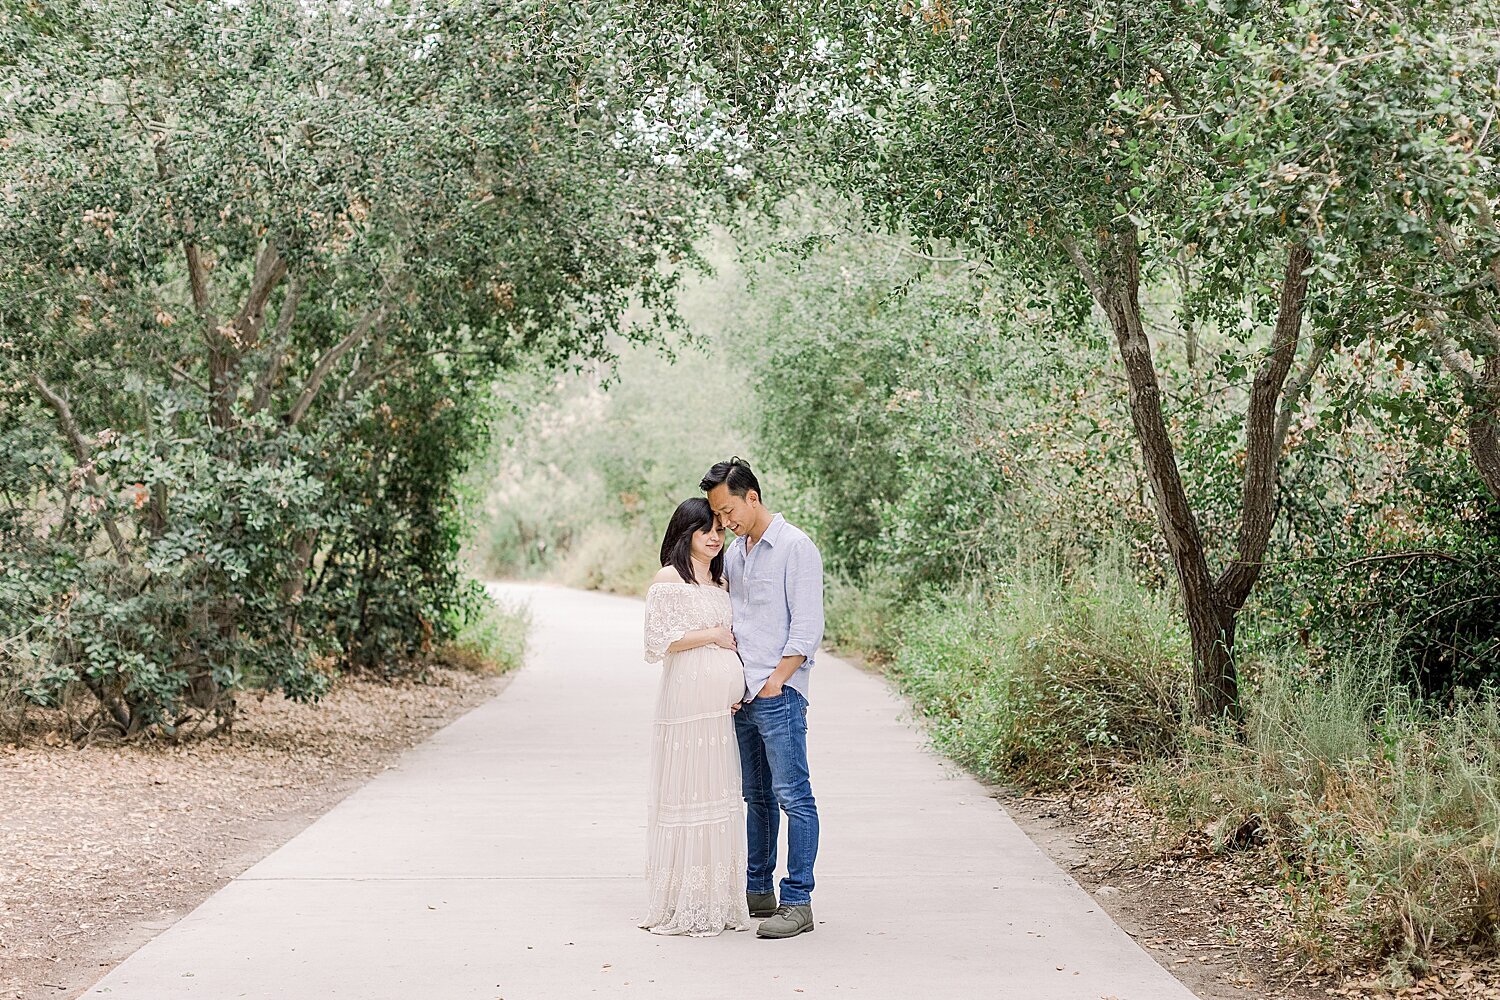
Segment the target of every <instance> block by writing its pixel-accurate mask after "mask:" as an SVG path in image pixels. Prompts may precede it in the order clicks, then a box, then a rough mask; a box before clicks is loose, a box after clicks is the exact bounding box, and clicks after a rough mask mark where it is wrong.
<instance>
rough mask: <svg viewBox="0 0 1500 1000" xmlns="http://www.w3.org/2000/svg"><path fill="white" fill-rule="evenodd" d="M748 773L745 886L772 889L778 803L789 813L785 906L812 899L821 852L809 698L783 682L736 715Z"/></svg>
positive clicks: (783, 886) (743, 772)
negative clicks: (810, 765)
mask: <svg viewBox="0 0 1500 1000" xmlns="http://www.w3.org/2000/svg"><path fill="white" fill-rule="evenodd" d="M734 732H735V736H737V737H738V738H739V743H740V773H741V776H742V777H743V779H744V788H745V806H746V817H745V822H746V834H747V845H746V846H747V847H748V848H749V861H748V865H747V868H746V872H745V891H746V892H770V891H771V880H772V878H774V877H775V874H776V831H777V828H778V827H779V826H780V825H781V817H780V815H779V814H778V813H777V807H778V806H779V807H780V809H781V810H782V811H783V812H785V813H786V823H787V834H786V839H787V844H786V869H787V871H786V878H784V879H782V880H781V893H780V902H781V904H782V905H783V906H802V905H804V904H807V903H810V902H812V891H813V862H814V861H815V860H816V859H817V856H818V804H817V803H816V802H814V801H813V793H812V780H811V778H810V777H809V775H808V773H807V699H806V698H804V697H802V694H801V693H800V692H799V691H797V690H796V689H794V688H790V687H783V688H782V689H781V695H780V696H779V697H776V698H755V699H753V700H752V701H750V702H749V703H748V704H746V705H745V707H744V708H742V709H740V711H739V713H738V714H736V715H735V717H734Z"/></svg>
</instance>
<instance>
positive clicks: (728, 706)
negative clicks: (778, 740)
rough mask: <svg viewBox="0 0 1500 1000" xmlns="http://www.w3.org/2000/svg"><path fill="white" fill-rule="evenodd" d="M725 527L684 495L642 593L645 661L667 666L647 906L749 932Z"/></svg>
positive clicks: (700, 925) (700, 933)
mask: <svg viewBox="0 0 1500 1000" xmlns="http://www.w3.org/2000/svg"><path fill="white" fill-rule="evenodd" d="M723 551H724V529H723V528H722V527H720V526H719V524H718V523H717V522H716V521H715V519H714V514H713V511H712V510H711V509H710V508H709V506H708V501H707V500H704V499H702V498H699V497H693V498H692V499H689V500H684V501H683V502H682V503H681V504H680V505H678V507H677V510H676V512H675V513H674V514H673V515H672V520H671V523H669V524H668V525H667V533H666V536H665V537H664V538H663V539H662V542H661V564H662V570H661V572H660V573H658V574H657V575H656V579H655V580H654V581H653V582H652V584H651V587H650V589H648V590H647V591H646V659H648V660H650V661H652V662H657V661H660V662H661V664H662V672H661V689H660V693H659V694H658V695H657V699H656V720H655V723H654V725H653V728H652V738H651V754H650V793H649V795H650V797H649V799H648V802H647V808H646V837H647V844H646V892H647V909H646V916H645V918H644V919H643V920H642V921H641V926H642V927H644V928H646V929H647V930H649V931H651V932H652V933H653V934H689V935H692V936H694V937H712V936H714V935H716V934H718V933H719V932H720V931H723V930H725V929H726V928H727V929H730V930H737V931H740V930H749V929H750V911H749V909H748V907H747V905H746V901H745V814H744V806H743V800H742V798H741V794H740V752H739V744H738V742H737V741H736V740H735V736H734V721H733V718H732V716H733V713H734V712H735V711H736V710H737V709H738V708H739V702H740V699H741V697H742V696H743V695H744V693H745V675H744V672H743V669H742V667H741V666H740V658H739V656H737V655H736V654H735V652H734V635H733V633H732V632H731V631H730V624H731V614H732V612H731V611H730V606H729V593H728V591H727V590H726V589H725V584H724V556H723Z"/></svg>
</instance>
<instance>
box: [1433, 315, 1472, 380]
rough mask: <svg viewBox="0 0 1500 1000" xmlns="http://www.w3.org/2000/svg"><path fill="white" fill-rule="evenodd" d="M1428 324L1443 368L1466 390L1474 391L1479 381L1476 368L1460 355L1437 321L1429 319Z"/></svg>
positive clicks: (1434, 348)
mask: <svg viewBox="0 0 1500 1000" xmlns="http://www.w3.org/2000/svg"><path fill="white" fill-rule="evenodd" d="M1427 322H1428V323H1430V324H1431V333H1432V348H1433V350H1434V351H1436V352H1437V356H1438V358H1439V359H1441V360H1442V362H1443V367H1445V368H1447V369H1448V370H1449V371H1450V372H1452V373H1453V377H1454V378H1456V379H1458V381H1459V384H1460V385H1462V386H1463V387H1464V388H1465V389H1473V388H1474V386H1475V384H1476V381H1477V376H1476V375H1475V373H1474V366H1473V365H1472V364H1470V363H1469V360H1468V359H1467V358H1465V357H1464V356H1463V355H1462V354H1460V353H1458V348H1457V347H1456V346H1455V345H1454V343H1453V341H1452V340H1450V339H1449V338H1448V335H1447V334H1446V333H1444V332H1443V331H1442V328H1441V327H1439V326H1438V324H1437V323H1436V321H1434V320H1432V319H1431V318H1429V319H1428V320H1427Z"/></svg>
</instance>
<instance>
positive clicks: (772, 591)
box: [745, 579, 781, 608]
mask: <svg viewBox="0 0 1500 1000" xmlns="http://www.w3.org/2000/svg"><path fill="white" fill-rule="evenodd" d="M777 583H778V581H776V580H767V579H752V580H750V581H749V584H748V586H747V587H746V589H745V593H746V594H747V595H748V596H749V598H750V603H751V604H753V605H755V606H756V607H758V608H760V607H765V606H766V605H768V604H772V603H774V602H775V601H776V599H777V598H778V597H780V596H781V588H780V587H779V586H778V585H777Z"/></svg>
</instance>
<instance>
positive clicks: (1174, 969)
mask: <svg viewBox="0 0 1500 1000" xmlns="http://www.w3.org/2000/svg"><path fill="white" fill-rule="evenodd" d="M991 794H993V795H994V796H995V797H996V798H997V799H998V800H999V801H1000V802H1001V804H1002V805H1004V806H1005V809H1006V811H1007V812H1009V813H1010V814H1011V816H1012V817H1013V818H1014V819H1015V821H1016V823H1017V824H1018V825H1019V826H1020V827H1021V829H1023V830H1024V831H1026V834H1027V835H1028V836H1029V837H1031V839H1032V840H1033V841H1035V842H1036V844H1037V845H1038V846H1039V847H1041V848H1042V850H1044V851H1046V852H1047V854H1048V855H1049V856H1051V858H1052V859H1053V861H1055V862H1057V864H1058V865H1059V866H1060V867H1061V868H1062V869H1063V870H1064V871H1067V872H1068V873H1069V874H1070V875H1072V876H1073V878H1075V879H1076V880H1077V881H1078V883H1079V884H1080V885H1082V886H1083V887H1084V889H1086V890H1088V892H1089V893H1090V894H1092V895H1093V897H1094V898H1095V899H1096V900H1097V901H1098V902H1099V904H1100V905H1101V906H1102V907H1103V908H1104V909H1105V911H1106V912H1108V913H1109V914H1110V916H1112V917H1114V919H1115V921H1116V922H1117V923H1118V924H1120V926H1121V927H1123V928H1124V929H1125V931H1126V932H1127V933H1128V934H1130V935H1131V936H1132V937H1133V938H1135V939H1136V941H1137V942H1138V943H1139V944H1140V945H1141V946H1142V947H1144V948H1145V949H1146V950H1147V951H1148V952H1149V953H1150V954H1151V956H1152V957H1153V958H1155V959H1156V961H1157V962H1158V963H1159V964H1160V965H1161V966H1162V967H1163V968H1165V969H1167V970H1168V971H1170V972H1171V973H1172V974H1173V975H1175V976H1176V977H1177V978H1178V979H1179V980H1180V981H1181V982H1182V983H1183V984H1184V985H1185V986H1187V987H1188V989H1190V990H1192V991H1193V992H1194V993H1196V994H1197V995H1198V996H1199V997H1200V998H1202V1000H1313V998H1319V1000H1322V998H1326V997H1368V998H1371V1000H1447V998H1454V1000H1457V998H1465V1000H1470V998H1472V1000H1500V956H1497V955H1495V954H1494V951H1493V949H1490V950H1488V951H1485V950H1483V949H1480V950H1476V951H1475V952H1473V953H1470V954H1449V955H1443V956H1438V957H1436V958H1435V959H1434V960H1433V961H1432V963H1431V967H1430V968H1429V969H1428V970H1426V972H1425V973H1423V974H1422V975H1421V976H1420V977H1412V976H1404V977H1402V978H1401V979H1400V980H1395V979H1392V978H1391V977H1390V976H1389V975H1388V974H1387V973H1386V972H1385V970H1381V969H1369V970H1358V971H1354V972H1351V973H1347V974H1345V975H1328V974H1319V973H1317V972H1316V971H1314V970H1312V969H1309V968H1308V967H1307V966H1306V964H1305V963H1303V962H1302V961H1300V960H1299V959H1298V958H1296V957H1294V956H1293V955H1291V954H1290V953H1289V950H1288V949H1286V948H1285V947H1283V946H1282V944H1281V942H1282V940H1283V939H1284V936H1285V933H1286V930H1287V927H1288V926H1289V920H1288V919H1287V915H1286V913H1285V910H1284V908H1283V904H1282V903H1281V901H1280V899H1279V898H1278V894H1277V893H1276V891H1275V890H1274V888H1272V887H1274V886H1275V885H1276V884H1277V881H1278V878H1277V874H1276V872H1275V871H1274V870H1272V869H1271V868H1270V865H1271V859H1270V858H1269V857H1268V856H1267V852H1264V851H1236V852H1232V853H1229V854H1215V853H1213V852H1211V851H1209V850H1208V843H1207V837H1201V838H1198V839H1194V838H1188V839H1187V840H1182V839H1177V840H1175V841H1174V840H1171V839H1164V835H1163V833H1162V831H1161V830H1160V829H1159V828H1158V827H1157V825H1156V823H1155V821H1154V820H1153V818H1152V816H1151V814H1150V813H1149V812H1148V811H1147V810H1145V809H1143V808H1142V807H1141V806H1140V805H1139V804H1138V803H1136V802H1135V801H1134V800H1133V799H1132V798H1131V796H1130V795H1129V793H1128V792H1126V791H1120V792H1101V793H1095V794H1080V795H1075V796H1068V795H1063V796H1028V795H1022V794H1020V793H1018V792H1016V791H1014V790H1011V789H1007V788H1003V787H992V788H991Z"/></svg>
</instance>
